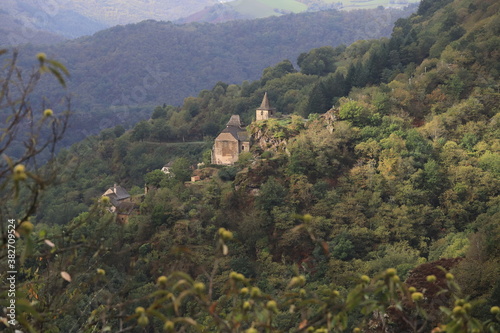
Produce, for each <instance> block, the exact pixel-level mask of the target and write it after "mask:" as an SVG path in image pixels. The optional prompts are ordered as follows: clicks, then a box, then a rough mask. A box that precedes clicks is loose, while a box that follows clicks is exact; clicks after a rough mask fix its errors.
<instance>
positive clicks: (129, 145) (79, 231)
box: [13, 0, 500, 333]
mask: <svg viewBox="0 0 500 333" xmlns="http://www.w3.org/2000/svg"><path fill="white" fill-rule="evenodd" d="M499 12H500V3H499V2H498V1H495V0H454V1H451V0H440V1H431V0H426V1H423V2H422V3H421V4H420V6H419V8H418V11H417V12H416V13H415V14H413V15H412V16H410V17H409V18H407V19H399V20H398V21H397V22H396V24H395V26H394V29H393V32H392V35H391V37H390V38H382V39H378V40H370V41H357V42H355V43H353V44H351V45H349V46H347V47H344V46H340V47H335V48H334V47H328V46H325V47H320V48H316V49H312V50H309V51H307V52H303V53H301V54H300V55H299V56H298V58H297V65H298V66H294V64H292V62H290V61H288V60H283V61H281V62H279V63H278V64H277V65H274V66H271V67H268V68H266V69H265V70H264V71H263V73H262V76H261V78H260V79H259V80H257V81H254V82H251V83H250V82H245V83H243V84H241V85H236V84H227V83H223V82H219V83H217V84H215V85H214V86H213V88H212V89H210V90H202V91H200V92H199V93H198V95H197V96H196V97H189V98H187V99H185V101H184V103H183V105H182V106H179V107H174V106H168V105H161V104H160V105H159V106H157V107H156V108H155V109H154V111H153V113H152V115H151V118H150V119H149V120H147V121H142V122H139V123H138V124H136V125H135V126H134V127H133V128H132V129H130V130H128V131H126V130H125V129H124V128H123V127H121V126H117V127H115V128H112V129H108V130H105V131H102V132H101V133H100V134H99V135H98V136H95V137H91V138H88V139H87V140H85V141H83V142H80V143H78V144H75V145H73V146H72V147H71V148H70V149H68V150H66V151H63V152H62V153H61V154H60V155H59V157H58V159H57V162H56V163H55V164H51V165H49V166H48V167H50V168H53V169H55V170H57V171H59V172H58V176H59V178H60V179H61V183H60V184H59V185H56V186H53V187H49V188H47V189H46V190H44V193H43V196H42V197H41V201H40V205H39V210H38V213H37V215H36V216H33V217H32V219H31V222H30V224H31V223H33V225H34V227H33V228H34V229H33V230H31V229H30V227H32V226H33V225H31V226H30V224H27V223H26V222H23V224H21V226H23V227H19V230H20V232H21V231H22V232H21V233H22V237H21V238H20V239H19V240H18V246H19V247H20V250H21V247H22V250H24V251H27V252H28V257H27V259H26V261H25V262H24V266H22V276H21V277H20V279H21V280H20V281H22V283H23V284H22V288H24V289H23V290H25V291H26V295H23V296H22V297H23V299H27V300H28V301H34V300H35V299H36V302H35V303H32V304H31V305H30V306H27V309H28V310H29V311H32V313H30V314H26V315H25V316H24V317H23V318H25V320H26V322H29V323H30V324H31V325H33V327H35V328H36V329H38V330H40V331H58V330H59V331H61V332H78V331H84V332H86V331H89V332H91V331H95V330H99V331H118V332H120V331H127V330H130V331H132V332H160V331H162V330H163V331H167V332H195V331H200V332H247V333H255V332H394V333H396V332H431V331H432V332H500V308H499V307H498V305H499V304H500V280H499V278H498V277H499V276H500V275H499V273H500V261H499V257H500V227H499V225H498V221H499V220H500V197H499V194H500V193H499V192H500V154H499V153H500V116H499V111H500V110H499V105H500V104H499V102H500V93H499V89H500V83H499V72H500V54H499V53H498V50H499V49H500V37H499V36H500V15H499ZM264 92H268V95H269V98H270V103H271V105H272V106H274V107H276V108H277V111H278V114H277V118H275V119H269V120H267V121H260V122H252V117H253V114H254V112H255V109H256V108H257V107H258V106H259V105H260V102H261V100H262V96H263V95H264ZM232 114H238V115H240V116H241V117H242V118H243V119H244V121H245V123H246V124H249V126H248V127H247V130H248V132H249V133H250V134H251V136H252V140H253V145H252V149H251V152H246V153H243V154H241V155H240V159H239V161H238V163H237V164H236V165H234V166H230V167H220V166H213V165H209V163H210V159H209V157H210V147H211V145H212V143H213V137H214V136H215V135H216V134H217V133H218V132H219V131H220V130H221V129H223V128H224V125H225V123H226V122H227V120H228V119H229V117H230V115H232ZM170 161H172V162H173V163H172V168H171V171H172V174H170V175H166V174H164V173H163V172H161V171H160V170H159V169H161V167H162V166H164V165H165V164H167V162H170ZM202 161H203V162H204V163H205V165H204V167H202V168H201V169H199V170H196V171H195V172H196V173H197V174H198V175H201V176H203V177H206V178H205V179H204V180H202V181H199V182H195V183H190V182H187V183H185V181H186V180H188V179H189V176H190V175H191V173H192V172H193V171H192V170H191V169H190V167H189V166H190V165H193V164H196V163H198V162H202ZM23 172H24V171H23ZM14 176H15V175H14ZM25 178H27V177H25ZM14 179H15V180H13V182H15V184H20V177H19V175H18V174H17V178H14ZM30 181H31V178H29V179H28V180H27V183H28V184H31V183H30ZM34 181H36V179H34V178H33V182H34ZM114 183H116V184H119V185H121V186H124V187H125V188H127V189H129V190H130V193H131V195H132V197H133V199H132V200H133V201H134V202H135V203H136V204H137V207H136V210H135V213H134V214H132V215H130V216H129V218H128V222H126V223H118V222H116V220H115V216H114V215H113V214H110V213H109V212H108V210H107V208H109V207H110V204H111V203H110V200H109V199H106V198H104V199H103V198H101V194H102V193H103V192H104V191H105V190H107V189H108V188H109V187H111V186H113V184H114ZM144 185H146V187H147V193H145V192H144V190H143V187H144ZM23 190H25V191H27V189H26V188H24V187H23ZM13 191H14V189H13ZM16 193H18V192H17V190H16ZM21 193H26V192H21ZM21 197H22V195H21ZM25 223H26V224H25ZM25 253H26V252H25ZM20 297H21V296H20ZM28 310H27V311H28ZM35 313H39V314H40V315H37V314H35Z"/></svg>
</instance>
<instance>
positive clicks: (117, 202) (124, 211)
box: [102, 184, 136, 223]
mask: <svg viewBox="0 0 500 333" xmlns="http://www.w3.org/2000/svg"><path fill="white" fill-rule="evenodd" d="M102 196H106V197H108V198H109V201H110V203H111V207H109V211H110V212H111V213H115V214H116V220H117V221H118V222H121V223H127V222H128V217H129V216H130V215H131V214H132V213H133V212H134V210H135V208H136V205H135V203H133V202H132V201H131V197H130V194H129V193H128V192H127V190H125V189H124V188H123V187H121V186H119V185H117V184H115V185H114V186H113V187H110V188H109V189H108V190H107V191H106V192H104V193H103V194H102Z"/></svg>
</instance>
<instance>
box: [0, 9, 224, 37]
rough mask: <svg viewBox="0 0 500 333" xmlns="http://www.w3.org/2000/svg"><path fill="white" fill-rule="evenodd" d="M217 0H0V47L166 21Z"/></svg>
mask: <svg viewBox="0 0 500 333" xmlns="http://www.w3.org/2000/svg"><path fill="white" fill-rule="evenodd" d="M217 3H220V1H219V0H184V1H182V2H181V1H177V0H127V1H123V0H71V1H69V0H58V1H48V2H42V1H37V0H2V7H1V9H0V46H2V45H3V46H8V45H19V44H27V43H31V44H50V43H56V42H59V41H62V40H63V39H65V38H76V37H80V36H85V35H92V34H93V33H95V32H97V31H99V30H103V29H106V28H108V27H111V26H114V25H117V24H128V23H136V22H140V21H143V20H146V19H155V20H163V21H170V20H176V19H179V18H181V17H184V16H188V15H190V14H192V13H194V12H197V11H199V10H201V9H203V8H204V7H206V6H210V5H214V4H217Z"/></svg>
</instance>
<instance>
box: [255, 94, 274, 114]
mask: <svg viewBox="0 0 500 333" xmlns="http://www.w3.org/2000/svg"><path fill="white" fill-rule="evenodd" d="M257 110H274V108H272V107H271V106H270V105H269V99H268V98H267V91H266V92H265V93H264V98H263V99H262V103H261V104H260V107H259V108H258V109H257Z"/></svg>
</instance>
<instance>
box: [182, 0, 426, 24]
mask: <svg viewBox="0 0 500 333" xmlns="http://www.w3.org/2000/svg"><path fill="white" fill-rule="evenodd" d="M418 2H419V0H362V1H361V0H340V1H332V0H317V1H313V0H288V1H281V0H268V1H262V0H234V1H228V2H224V3H222V2H221V3H218V4H215V5H213V6H210V7H205V8H204V9H202V10H201V11H199V12H196V13H194V14H192V15H189V16H187V17H184V18H181V19H179V20H177V21H176V22H177V23H190V22H209V23H218V22H226V21H231V20H241V19H256V18H264V17H269V16H280V15H284V14H290V13H295V14H297V13H301V12H316V11H321V10H332V9H338V10H352V9H370V8H372V9H373V8H376V7H378V6H383V7H385V8H402V7H404V6H407V5H409V4H411V3H418Z"/></svg>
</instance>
